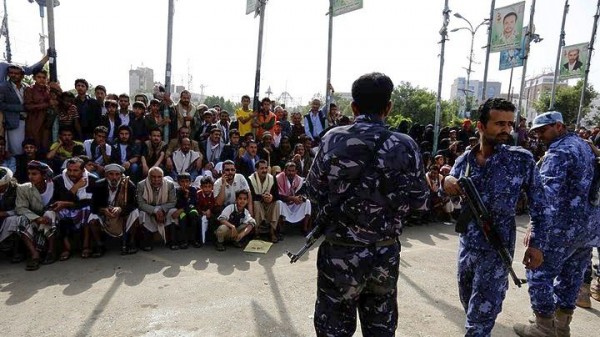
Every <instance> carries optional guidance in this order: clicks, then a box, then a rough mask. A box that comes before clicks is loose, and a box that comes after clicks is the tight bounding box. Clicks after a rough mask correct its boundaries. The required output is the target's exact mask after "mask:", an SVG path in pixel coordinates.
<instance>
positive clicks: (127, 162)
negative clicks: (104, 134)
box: [111, 125, 141, 182]
mask: <svg viewBox="0 0 600 337" xmlns="http://www.w3.org/2000/svg"><path fill="white" fill-rule="evenodd" d="M117 131H118V133H117V135H116V136H117V140H116V141H115V144H114V145H113V147H112V150H111V161H112V162H113V163H117V164H119V165H121V166H122V167H123V168H124V169H125V174H126V175H127V176H129V177H130V178H131V179H132V180H133V181H134V182H138V181H140V180H141V172H140V168H141V167H140V155H141V150H140V147H139V145H138V144H136V143H135V141H134V139H133V138H131V128H130V127H129V126H127V125H121V126H119V128H118V129H117Z"/></svg>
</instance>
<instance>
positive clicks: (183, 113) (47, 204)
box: [0, 60, 600, 336]
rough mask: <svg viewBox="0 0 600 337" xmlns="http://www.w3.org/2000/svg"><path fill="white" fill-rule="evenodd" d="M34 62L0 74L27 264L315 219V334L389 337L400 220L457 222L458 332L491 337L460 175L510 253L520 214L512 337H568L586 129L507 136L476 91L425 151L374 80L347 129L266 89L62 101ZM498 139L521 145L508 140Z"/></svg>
mask: <svg viewBox="0 0 600 337" xmlns="http://www.w3.org/2000/svg"><path fill="white" fill-rule="evenodd" d="M43 61H44V60H42V62H40V64H42V65H43ZM40 64H38V65H37V67H33V68H32V69H24V68H22V67H19V66H14V65H9V66H8V67H7V75H8V80H7V81H5V82H2V83H1V84H0V111H1V112H2V118H3V120H4V122H3V124H2V125H3V127H4V128H5V130H2V132H1V134H3V135H4V134H5V135H6V137H0V225H1V227H0V242H1V241H3V243H5V244H7V245H8V246H9V247H10V249H11V250H12V261H13V262H15V263H19V262H22V261H23V260H27V262H26V266H25V268H26V269H27V270H37V269H38V268H39V267H40V265H41V264H51V263H54V262H55V261H57V260H61V261H64V260H68V259H69V258H70V257H71V256H72V254H73V253H74V252H75V251H76V249H75V247H74V244H75V241H80V249H79V250H77V251H78V253H80V255H81V257H82V258H88V257H101V256H103V255H104V254H105V252H106V246H107V241H108V240H110V239H111V238H118V240H120V243H121V254H123V255H126V254H135V253H136V252H137V251H138V249H142V250H144V251H150V250H152V249H153V247H154V245H155V244H156V242H157V241H159V240H160V241H161V242H162V243H164V244H165V245H166V246H167V247H169V248H170V249H172V250H177V249H187V248H189V247H190V246H192V247H202V246H203V245H205V244H207V243H212V244H214V246H215V248H216V249H217V250H218V251H223V250H225V249H226V244H231V245H233V246H235V247H243V245H244V244H245V243H247V242H248V240H250V239H251V238H253V237H260V238H265V239H266V240H269V241H271V242H273V243H276V242H278V241H280V240H281V239H282V229H283V228H284V227H285V226H286V225H284V224H285V223H292V224H294V223H295V224H299V227H300V228H301V230H302V232H304V233H308V232H309V231H310V230H311V228H312V226H313V224H312V218H313V215H314V216H316V217H317V218H319V219H320V220H321V222H323V223H326V226H325V228H324V229H323V234H324V236H325V242H324V243H323V244H322V245H321V246H320V248H319V254H318V263H317V265H318V272H319V275H318V285H317V286H318V292H317V303H316V307H315V315H314V317H315V329H316V331H317V334H318V335H331V336H335V335H347V334H352V333H353V331H354V330H355V328H356V310H358V311H359V312H360V314H361V321H362V324H361V326H362V328H363V333H364V334H365V335H377V336H388V335H393V334H394V331H395V329H396V325H397V320H398V313H397V288H396V287H397V281H398V269H399V254H400V247H399V244H398V242H397V236H399V235H400V234H401V232H402V226H403V223H405V222H406V220H407V219H409V220H410V218H411V216H412V217H413V220H414V219H415V214H417V215H416V218H417V219H431V217H437V218H438V219H441V220H447V221H451V220H453V219H456V220H457V223H459V224H461V225H462V226H461V227H460V230H459V232H460V247H459V257H458V283H459V294H460V300H461V302H462V304H463V307H464V309H465V313H466V316H467V319H466V325H465V328H466V335H467V336H489V335H490V333H491V330H492V328H493V326H494V323H495V319H496V317H497V315H498V314H499V312H500V311H501V309H502V301H503V299H504V297H505V293H506V290H507V288H508V271H507V269H506V267H505V266H504V265H503V264H502V261H501V259H500V257H499V255H498V254H497V252H496V251H495V250H494V249H493V247H492V246H491V245H490V243H489V242H488V240H487V237H486V235H485V234H484V231H482V230H481V229H480V228H479V226H478V225H477V222H476V221H475V219H474V218H473V215H472V214H469V213H468V212H466V211H465V209H466V208H465V207H464V206H462V205H463V204H464V202H463V198H464V194H463V191H462V190H461V189H460V187H459V185H458V183H457V179H459V178H462V177H468V178H470V179H472V181H473V182H474V184H475V186H476V187H477V190H478V192H479V193H480V194H481V198H482V202H483V203H484V204H485V205H486V206H487V207H488V208H489V210H490V211H491V219H492V221H493V223H494V226H495V227H496V229H497V231H498V233H499V237H500V238H501V240H502V242H503V244H504V246H505V248H506V249H508V251H509V252H510V254H511V255H513V254H514V245H515V237H516V226H515V215H516V214H517V212H526V211H528V212H529V215H530V217H531V226H530V230H529V232H528V234H527V237H526V240H525V242H524V244H525V245H526V246H527V249H526V253H525V256H524V259H523V264H524V265H525V267H526V268H527V278H528V283H529V291H530V295H531V301H532V308H533V310H534V312H535V317H534V318H532V320H531V322H530V324H529V325H517V326H515V331H516V332H517V334H519V335H520V336H569V324H570V321H571V319H572V316H573V310H574V309H575V304H576V302H577V303H580V302H579V301H578V295H579V296H580V297H581V298H583V297H586V296H587V300H588V301H589V295H590V284H589V283H590V282H589V281H591V259H590V258H591V250H592V245H596V246H598V245H600V242H599V240H596V241H591V239H594V238H595V239H598V234H599V233H597V231H598V215H599V214H600V213H599V212H598V207H597V205H598V195H596V194H595V193H594V191H597V190H598V185H597V184H598V181H599V180H600V178H598V175H599V174H600V170H599V169H598V168H597V165H598V164H597V158H596V157H599V156H600V152H599V151H598V150H597V148H596V147H595V146H593V144H594V142H596V143H597V142H598V140H599V139H600V136H599V132H598V128H596V129H594V130H590V131H587V130H578V131H579V135H577V134H575V133H573V132H569V131H568V130H567V128H566V126H565V124H564V122H563V119H562V115H561V114H560V113H559V112H548V113H544V114H541V115H539V116H538V117H536V119H535V120H534V121H532V124H531V126H530V128H529V129H527V127H526V126H525V125H526V121H522V122H521V124H520V125H519V126H518V127H517V128H516V130H514V135H511V132H513V120H514V110H515V107H514V105H512V103H510V102H507V101H505V100H502V99H489V100H488V101H486V102H485V103H484V104H482V106H481V107H480V109H479V114H480V118H479V120H478V121H477V123H476V125H472V122H471V121H470V120H465V121H464V123H463V125H462V127H460V128H443V129H442V130H441V132H440V135H439V139H440V142H439V144H438V146H437V148H438V151H437V152H436V153H435V154H432V149H433V146H432V144H433V138H434V137H433V127H432V126H430V125H428V126H425V127H421V126H419V125H413V126H412V127H411V128H410V129H409V128H408V125H407V124H404V123H401V125H399V126H398V128H397V130H390V129H389V128H388V127H387V126H385V123H384V120H385V118H386V117H387V115H388V114H389V112H390V111H391V106H392V105H391V102H390V97H391V92H392V90H393V83H392V82H391V80H390V79H389V77H387V76H385V75H383V74H379V73H372V74H367V75H364V76H362V77H361V78H359V79H358V80H357V81H355V82H354V84H353V88H352V96H353V102H352V105H351V108H352V111H353V113H354V116H355V117H356V118H355V119H354V120H353V121H351V120H350V119H349V118H348V117H342V116H340V115H339V113H338V112H337V107H336V106H335V105H332V106H330V107H329V109H328V111H329V112H328V113H323V110H322V107H321V102H320V101H319V100H313V101H312V104H311V109H310V111H309V112H308V113H306V114H305V115H302V114H301V113H299V112H295V113H292V114H291V116H290V117H291V118H290V120H289V121H288V115H287V111H286V109H285V106H281V105H276V104H275V103H274V102H272V101H271V100H270V99H269V98H263V99H262V100H261V102H260V108H259V111H252V110H251V109H250V102H251V100H250V97H248V96H243V97H242V99H241V107H240V108H239V109H237V110H236V111H233V112H229V111H224V110H221V108H220V107H219V106H213V107H208V106H206V105H204V104H200V105H198V106H197V107H196V106H194V105H193V104H192V103H191V94H190V93H189V92H188V91H183V92H181V93H180V99H179V101H178V102H173V101H172V100H171V98H170V95H169V94H168V93H166V92H165V90H164V88H160V87H159V88H157V90H156V91H155V93H154V94H153V97H152V99H148V97H147V96H145V95H136V96H135V97H134V98H133V99H131V98H130V97H129V96H128V95H126V94H121V95H116V94H110V93H108V94H107V90H106V88H105V87H104V86H102V85H98V86H96V87H95V88H94V94H95V95H94V97H93V98H92V97H91V96H89V95H88V94H87V92H88V90H89V84H88V82H87V81H86V80H85V79H77V80H76V81H75V83H74V89H75V92H76V94H73V93H72V92H70V91H63V89H62V88H61V87H60V85H58V84H57V83H47V82H48V81H47V74H46V72H45V71H44V70H42V69H41V66H40ZM27 72H29V73H31V75H33V79H34V81H35V83H34V84H33V85H32V86H28V85H26V84H25V83H23V77H24V75H25V74H26V73H27ZM232 119H233V121H231V120H232ZM513 136H514V137H516V139H517V141H518V144H519V145H520V146H517V147H515V146H509V144H511V143H513ZM536 161H537V164H536ZM453 215H454V216H453ZM458 228H459V227H458V226H457V230H458ZM74 239H77V240H74ZM357 257H360V258H358V259H355V258H357ZM340 259H342V260H343V261H355V260H356V261H358V262H356V263H354V262H348V263H341V264H340V263H339V262H338V261H340ZM482 261H483V262H482ZM582 284H583V286H582ZM586 284H587V286H586ZM598 288H599V287H598V285H596V286H595V288H594V289H595V290H596V292H595V294H596V296H597V297H594V298H595V299H600V289H598ZM374 289H375V290H376V291H374ZM582 289H583V290H587V293H585V291H583V292H584V294H583V295H582V291H581V290H582Z"/></svg>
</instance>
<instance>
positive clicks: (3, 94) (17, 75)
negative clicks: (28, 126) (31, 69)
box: [0, 65, 29, 155]
mask: <svg viewBox="0 0 600 337" xmlns="http://www.w3.org/2000/svg"><path fill="white" fill-rule="evenodd" d="M23 76H25V71H24V70H23V68H21V67H20V66H15V65H10V66H8V78H9V80H8V81H7V82H4V83H2V84H0V111H1V112H2V113H3V114H4V123H5V128H6V130H7V135H8V138H7V141H8V149H9V151H10V153H12V154H13V155H16V154H21V153H23V149H22V147H21V143H22V142H23V140H24V139H25V119H26V118H27V113H26V112H25V105H24V104H25V89H26V88H28V87H29V86H28V85H27V84H25V83H23ZM0 136H3V135H0Z"/></svg>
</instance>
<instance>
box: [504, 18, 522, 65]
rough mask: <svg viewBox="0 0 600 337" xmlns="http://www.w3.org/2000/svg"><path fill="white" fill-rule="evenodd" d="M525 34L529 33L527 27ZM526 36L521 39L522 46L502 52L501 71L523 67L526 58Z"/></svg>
mask: <svg viewBox="0 0 600 337" xmlns="http://www.w3.org/2000/svg"><path fill="white" fill-rule="evenodd" d="M523 32H525V33H527V26H525V27H523ZM523 50H525V34H523V38H521V45H520V46H519V48H515V49H509V50H503V51H501V52H500V67H499V69H500V70H506V69H510V68H518V67H522V66H523V59H524V57H525V55H524V54H525V53H524V52H523Z"/></svg>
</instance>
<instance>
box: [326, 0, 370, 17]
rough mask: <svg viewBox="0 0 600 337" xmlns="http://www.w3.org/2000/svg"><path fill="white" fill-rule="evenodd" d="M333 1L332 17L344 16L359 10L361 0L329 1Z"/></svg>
mask: <svg viewBox="0 0 600 337" xmlns="http://www.w3.org/2000/svg"><path fill="white" fill-rule="evenodd" d="M331 1H333V16H338V15H342V14H346V13H348V12H352V11H355V10H357V9H361V8H362V7H363V0H331Z"/></svg>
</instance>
